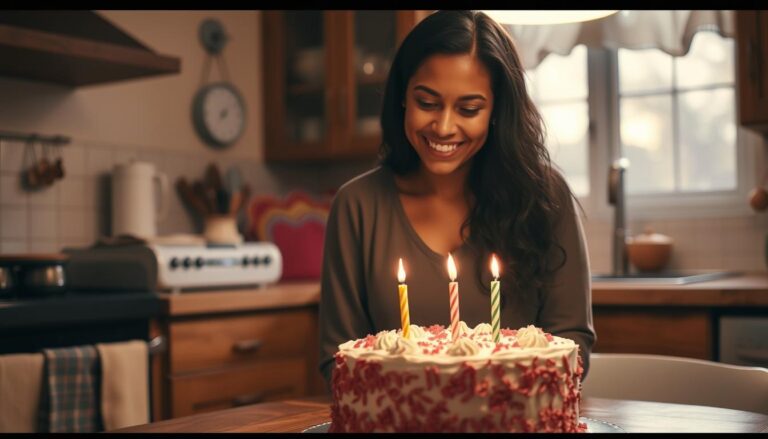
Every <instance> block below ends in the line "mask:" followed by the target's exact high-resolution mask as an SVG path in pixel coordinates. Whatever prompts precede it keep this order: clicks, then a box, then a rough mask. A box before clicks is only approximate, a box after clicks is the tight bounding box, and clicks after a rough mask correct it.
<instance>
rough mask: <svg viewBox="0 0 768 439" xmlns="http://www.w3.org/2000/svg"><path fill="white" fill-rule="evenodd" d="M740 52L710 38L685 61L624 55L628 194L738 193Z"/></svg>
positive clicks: (696, 44)
mask: <svg viewBox="0 0 768 439" xmlns="http://www.w3.org/2000/svg"><path fill="white" fill-rule="evenodd" d="M733 51H734V43H733V40H732V39H730V38H727V39H726V38H721V37H720V36H719V35H718V34H716V33H714V32H707V31H700V32H697V33H696V34H695V35H694V39H693V43H692V44H691V49H690V50H689V52H688V54H686V56H684V57H672V56H670V55H667V54H665V53H663V52H662V51H660V50H658V49H646V50H627V49H619V51H618V70H619V76H618V79H619V114H620V136H621V150H622V153H623V155H624V156H625V157H627V158H628V159H629V162H630V169H629V170H628V171H627V187H626V190H627V193H628V194H643V193H681V192H701V191H722V190H734V189H736V186H737V182H736V114H735V104H736V101H735V96H734V85H733V84H734V80H733V77H734V64H733ZM651 172H652V173H653V176H654V178H648V175H650V173H651Z"/></svg>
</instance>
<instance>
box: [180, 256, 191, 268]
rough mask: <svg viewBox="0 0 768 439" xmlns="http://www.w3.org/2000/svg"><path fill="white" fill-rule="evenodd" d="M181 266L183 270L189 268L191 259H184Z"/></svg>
mask: <svg viewBox="0 0 768 439" xmlns="http://www.w3.org/2000/svg"><path fill="white" fill-rule="evenodd" d="M181 265H183V266H184V268H189V267H190V266H191V265H192V259H190V258H184V261H183V262H182V263H181Z"/></svg>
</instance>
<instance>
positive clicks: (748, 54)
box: [734, 10, 768, 135]
mask: <svg viewBox="0 0 768 439" xmlns="http://www.w3.org/2000/svg"><path fill="white" fill-rule="evenodd" d="M734 13H735V14H736V45H737V66H738V67H737V79H738V82H737V88H738V94H739V109H738V113H739V123H740V124H741V125H743V126H745V127H747V128H751V129H754V130H757V131H760V132H762V133H763V134H764V135H767V134H768V11H765V10H756V11H754V10H753V11H749V10H736V11H734Z"/></svg>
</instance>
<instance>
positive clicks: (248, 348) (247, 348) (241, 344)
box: [232, 338, 263, 354]
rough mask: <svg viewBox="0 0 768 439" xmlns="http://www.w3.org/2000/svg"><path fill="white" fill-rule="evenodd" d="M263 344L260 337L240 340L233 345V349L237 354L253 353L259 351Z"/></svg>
mask: <svg viewBox="0 0 768 439" xmlns="http://www.w3.org/2000/svg"><path fill="white" fill-rule="evenodd" d="M262 344H263V343H262V341H261V340H259V339H258V338H254V339H251V340H239V341H236V342H235V343H234V344H233V345H232V351H233V352H234V353H236V354H251V353H254V352H256V351H258V350H259V348H261V345H262Z"/></svg>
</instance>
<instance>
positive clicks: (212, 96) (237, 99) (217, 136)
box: [192, 82, 245, 148]
mask: <svg viewBox="0 0 768 439" xmlns="http://www.w3.org/2000/svg"><path fill="white" fill-rule="evenodd" d="M192 121H193V123H194V125H195V130H196V131H197V134H198V135H199V136H200V137H201V138H202V139H203V140H204V141H205V143H207V144H209V145H211V146H214V147H218V148H222V147H227V146H230V145H232V144H233V143H235V141H237V139H239V138H240V136H241V135H242V134H243V130H244V129H245V100H244V99H243V97H242V95H241V94H240V92H239V91H238V90H237V88H235V87H234V86H233V85H232V84H230V83H229V82H215V83H212V84H208V85H206V86H204V87H202V88H201V89H200V90H198V92H197V94H195V99H194V101H193V102H192Z"/></svg>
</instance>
